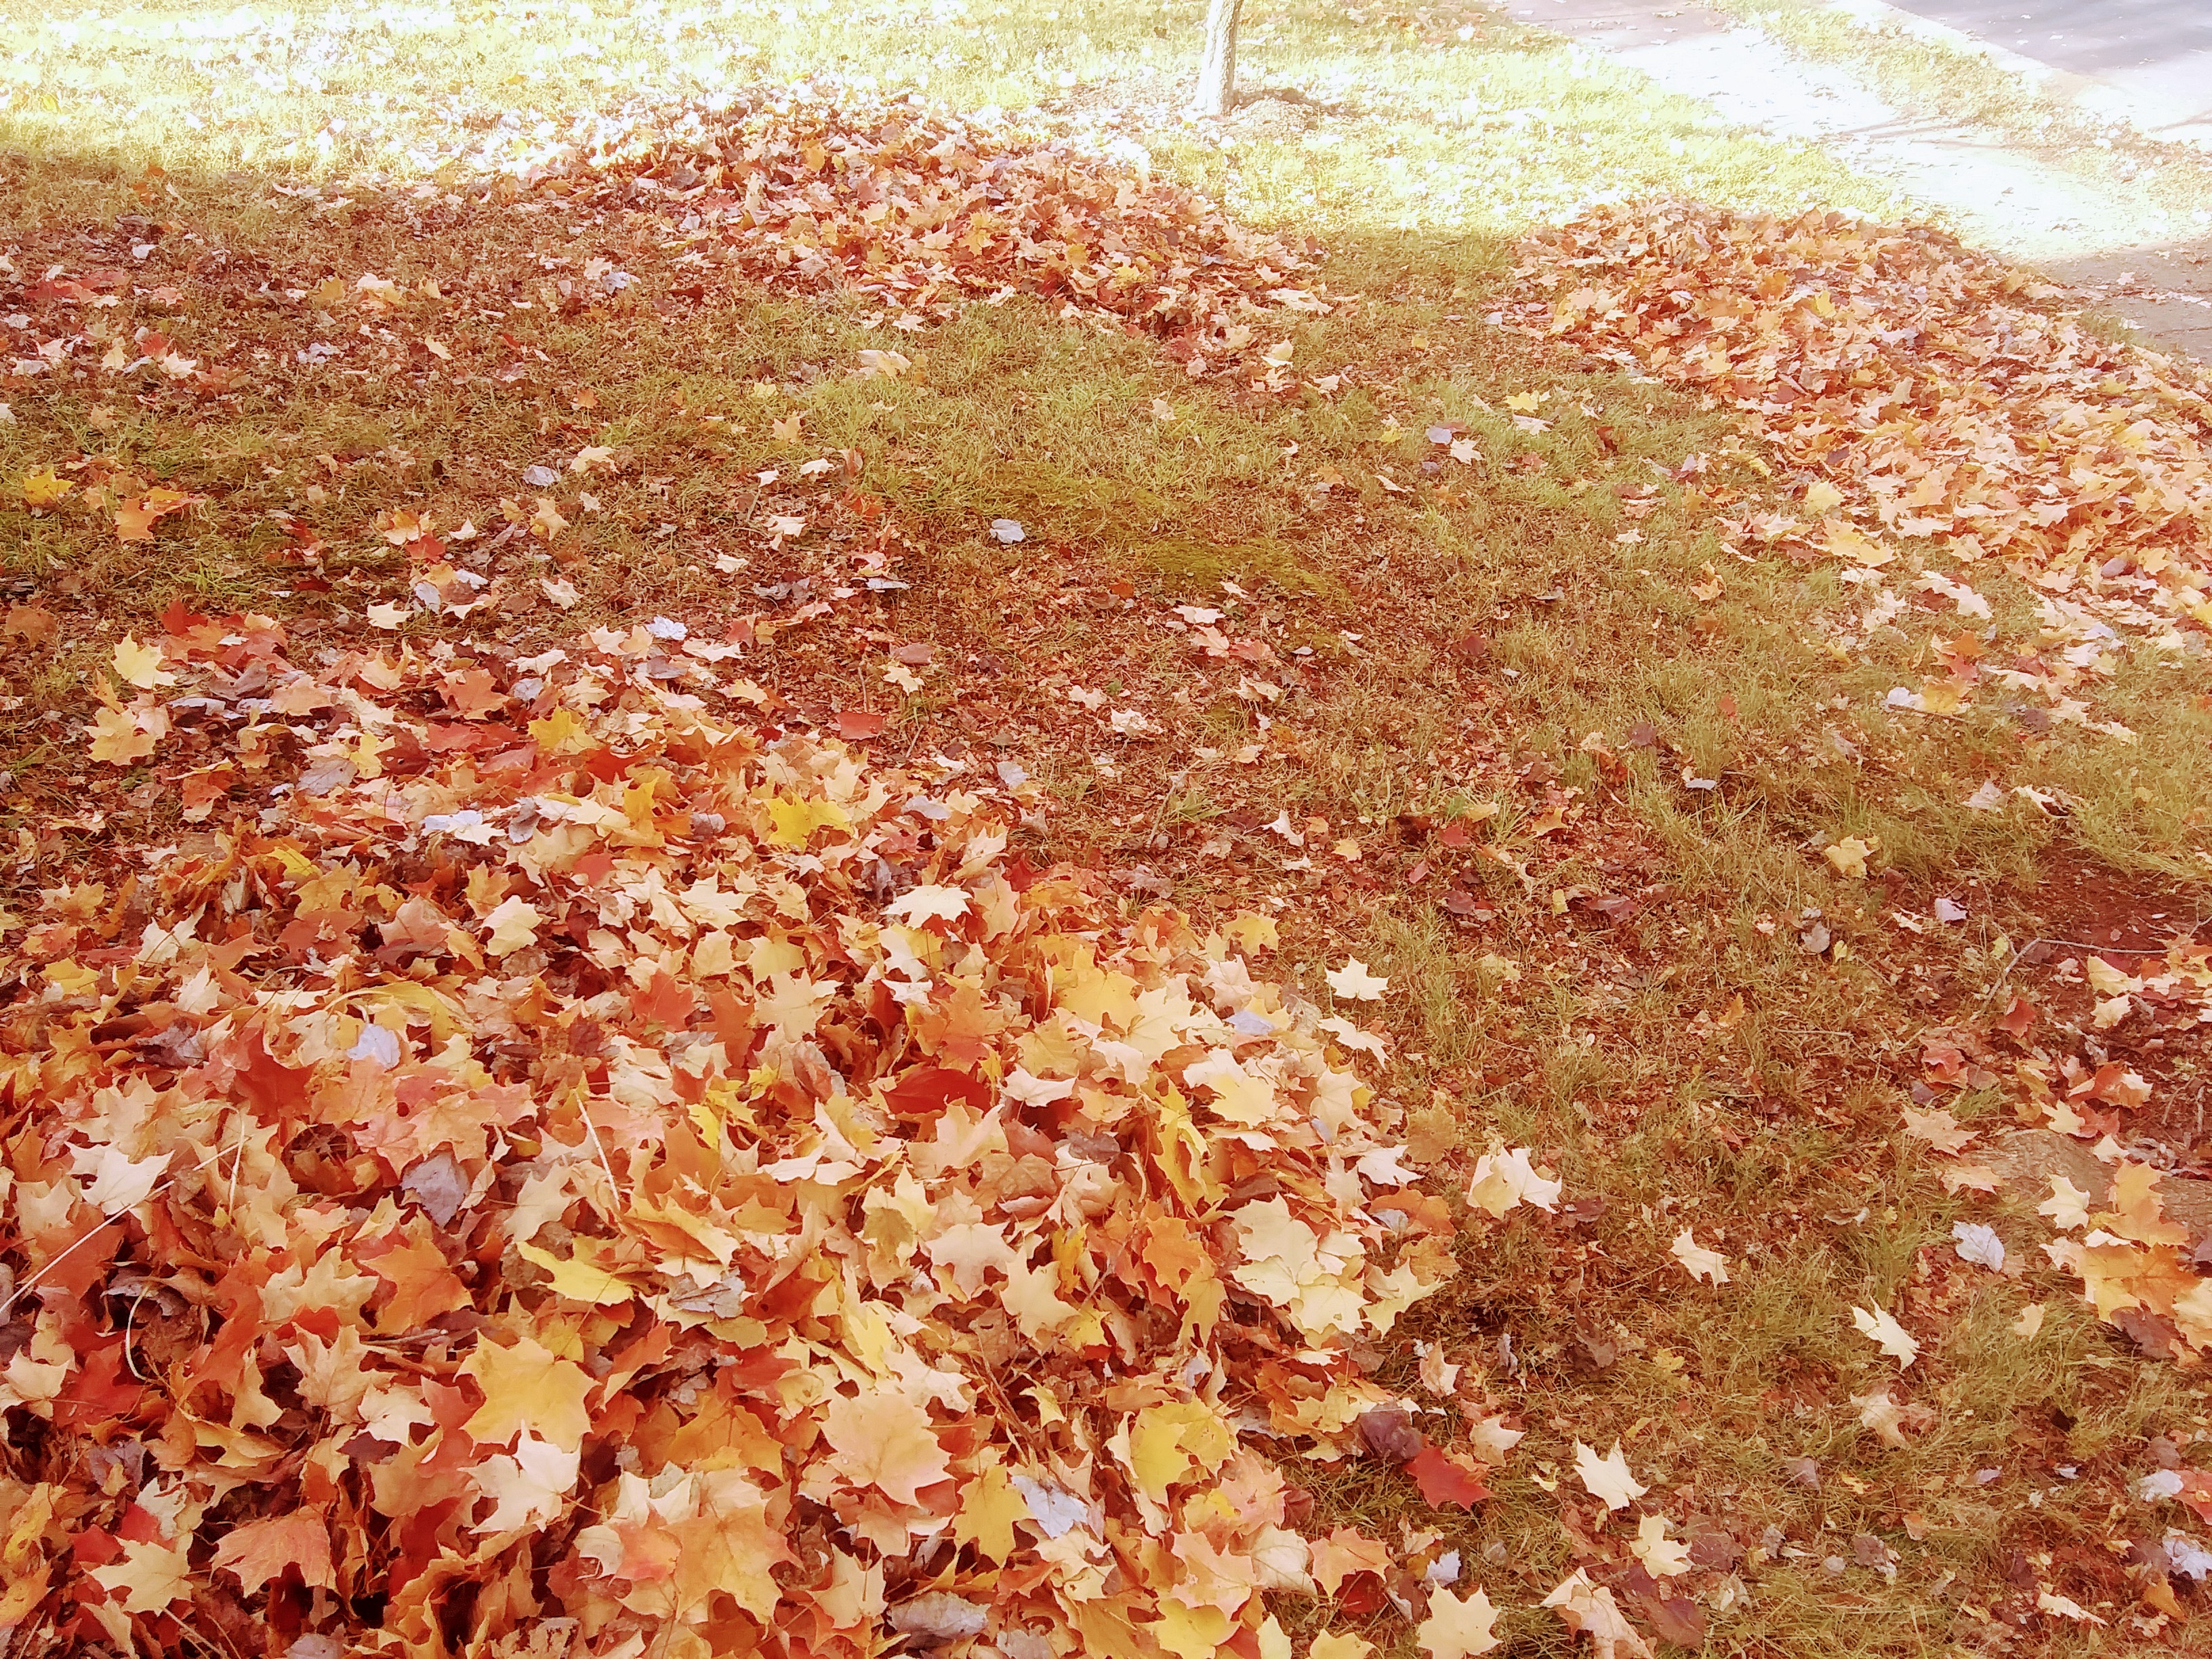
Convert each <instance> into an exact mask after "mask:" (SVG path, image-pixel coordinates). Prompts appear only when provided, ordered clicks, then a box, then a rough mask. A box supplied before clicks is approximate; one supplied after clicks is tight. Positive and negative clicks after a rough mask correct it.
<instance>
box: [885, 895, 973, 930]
mask: <svg viewBox="0 0 2212 1659" xmlns="http://www.w3.org/2000/svg"><path fill="white" fill-rule="evenodd" d="M967 914H968V890H967V889H965V888H963V887H916V888H914V889H913V890H910V891H908V892H906V893H904V894H902V895H901V896H899V897H897V898H895V899H893V900H892V901H891V902H890V903H889V904H887V905H885V906H884V915H888V916H893V917H896V918H897V919H898V920H899V921H903V922H905V923H906V924H907V926H908V927H924V926H927V924H928V923H930V922H932V921H958V920H959V919H960V918H961V917H963V916H964V915H967Z"/></svg>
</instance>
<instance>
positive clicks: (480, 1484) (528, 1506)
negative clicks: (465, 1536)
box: [469, 1434, 579, 1532]
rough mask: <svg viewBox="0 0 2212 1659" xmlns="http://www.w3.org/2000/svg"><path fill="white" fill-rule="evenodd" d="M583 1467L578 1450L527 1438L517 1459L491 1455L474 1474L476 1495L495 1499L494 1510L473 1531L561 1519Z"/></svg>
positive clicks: (517, 1446) (518, 1444) (518, 1449)
mask: <svg viewBox="0 0 2212 1659" xmlns="http://www.w3.org/2000/svg"><path fill="white" fill-rule="evenodd" d="M578 1467H579V1454H578V1452H577V1451H576V1450H574V1449H568V1448H563V1447H561V1446H556V1445H554V1444H552V1443H550V1442H548V1441H544V1440H540V1439H538V1437H536V1436H534V1435H530V1434H525V1435H524V1436H523V1437H521V1438H520V1440H519V1441H517V1442H516V1443H515V1448H514V1455H513V1456H512V1457H508V1456H505V1455H501V1456H495V1457H489V1458H487V1459H485V1460H484V1462H481V1463H479V1464H477V1466H476V1467H475V1468H472V1469H471V1470H470V1471H469V1479H470V1480H471V1481H472V1482H473V1483H474V1484H475V1486H476V1489H477V1492H480V1493H482V1494H483V1496H484V1497H486V1498H491V1499H492V1500H493V1505H492V1509H491V1512H490V1513H489V1514H488V1515H486V1516H484V1518H483V1520H481V1521H478V1522H474V1523H473V1526H474V1529H475V1530H476V1531H477V1532H508V1531H512V1530H513V1529H514V1528H518V1527H537V1526H544V1525H546V1524H548V1523H550V1522H552V1521H554V1520H556V1519H557V1518H559V1516H560V1514H561V1511H562V1509H563V1508H564V1507H565V1500H566V1498H567V1497H568V1491H569V1488H571V1487H572V1486H574V1485H575V1484H576V1471H577V1468H578Z"/></svg>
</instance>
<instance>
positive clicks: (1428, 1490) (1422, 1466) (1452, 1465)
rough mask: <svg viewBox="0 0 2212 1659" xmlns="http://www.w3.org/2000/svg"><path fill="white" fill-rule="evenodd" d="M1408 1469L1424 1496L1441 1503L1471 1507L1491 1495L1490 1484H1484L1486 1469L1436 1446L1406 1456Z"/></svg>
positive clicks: (1432, 1501)
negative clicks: (1483, 1478) (1488, 1485)
mask: <svg viewBox="0 0 2212 1659" xmlns="http://www.w3.org/2000/svg"><path fill="white" fill-rule="evenodd" d="M1405 1469H1406V1473H1407V1474H1410V1475H1412V1476H1413V1480H1414V1481H1415V1482H1416V1483H1417V1484H1418V1485H1419V1486H1420V1489H1421V1496H1422V1497H1423V1498H1426V1499H1428V1501H1429V1502H1430V1503H1431V1504H1437V1505H1438V1506H1439V1507H1441V1506H1443V1504H1456V1505H1457V1506H1458V1507H1459V1508H1461V1509H1463V1510H1471V1509H1473V1508H1474V1506H1475V1505H1476V1504H1480V1502H1482V1501H1483V1499H1485V1498H1488V1497H1489V1496H1490V1488H1489V1487H1487V1486H1484V1485H1483V1484H1482V1477H1483V1476H1484V1475H1485V1474H1488V1473H1489V1471H1488V1470H1487V1469H1486V1468H1483V1467H1482V1466H1481V1465H1480V1464H1479V1463H1470V1462H1468V1461H1467V1460H1466V1459H1464V1458H1462V1457H1459V1456H1457V1455H1455V1454H1453V1453H1450V1452H1446V1451H1443V1450H1440V1449H1437V1447H1435V1446H1423V1447H1422V1448H1421V1449H1420V1450H1419V1451H1418V1452H1417V1453H1415V1454H1414V1455H1413V1456H1412V1457H1409V1458H1407V1460H1406V1463H1405Z"/></svg>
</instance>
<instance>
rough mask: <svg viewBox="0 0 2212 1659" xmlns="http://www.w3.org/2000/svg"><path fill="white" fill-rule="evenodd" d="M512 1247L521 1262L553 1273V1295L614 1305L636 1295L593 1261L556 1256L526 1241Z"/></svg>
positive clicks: (625, 1284) (623, 1282) (624, 1282)
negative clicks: (519, 1256)
mask: <svg viewBox="0 0 2212 1659" xmlns="http://www.w3.org/2000/svg"><path fill="white" fill-rule="evenodd" d="M514 1248H515V1249H516V1251H517V1252H518V1253H520V1255H521V1257H522V1259H523V1260H524V1261H534V1262H536V1263H537V1264H538V1266H539V1267H543V1268H544V1269H545V1271H546V1272H547V1273H550V1274H551V1275H552V1276H553V1291H554V1293H555V1294H556V1296H565V1297H568V1299H569V1300H570V1301H572V1302H588V1303H591V1304H594V1305H595V1306H599V1307H605V1308H618V1307H620V1306H622V1304H624V1303H626V1302H628V1301H629V1300H630V1299H631V1298H632V1297H635V1295H636V1294H637V1292H636V1291H635V1290H634V1289H633V1288H632V1287H631V1286H630V1285H629V1283H628V1282H627V1281H626V1280H624V1279H620V1278H618V1277H617V1276H616V1275H615V1274H614V1273H610V1272H608V1271H607V1269H605V1267H600V1266H599V1265H598V1264H597V1263H596V1262H591V1261H584V1260H582V1259H581V1258H580V1257H577V1256H558V1255H554V1254H553V1252H552V1251H550V1250H544V1249H539V1248H538V1246H537V1245H535V1244H532V1243H517V1244H516V1245H515V1247H514Z"/></svg>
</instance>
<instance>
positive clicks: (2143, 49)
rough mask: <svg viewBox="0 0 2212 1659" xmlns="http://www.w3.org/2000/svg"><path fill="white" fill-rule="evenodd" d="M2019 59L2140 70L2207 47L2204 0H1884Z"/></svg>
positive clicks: (2209, 35)
mask: <svg viewBox="0 0 2212 1659" xmlns="http://www.w3.org/2000/svg"><path fill="white" fill-rule="evenodd" d="M1890 3H1892V4H1893V5H1894V6H1895V7H1896V8H1897V9H1898V10H1899V11H1909V12H1911V13H1912V14H1913V15H1915V16H1918V17H1925V18H1929V19H1930V20H1931V21H1935V22H1938V23H1947V24H1948V25H1949V26H1950V27H1953V28H1954V29H1957V30H1959V31H1960V33H1964V34H1972V35H1975V36H1977V37H1978V38H1979V39H1981V40H1988V41H1990V42H1993V43H1994V44H1996V45H1997V46H2002V47H2004V48H2006V49H2007V50H2008V51H2010V52H2018V53H2019V54H2020V55H2021V57H2023V58H2034V59H2035V60H2036V61H2037V62H2039V63H2044V64H2050V65H2051V67H2052V68H2053V69H2062V70H2072V71H2073V72H2074V73H2075V74H2076V75H2104V74H2106V73H2109V72H2110V71H2112V70H2133V69H2146V68H2149V67H2152V66H2154V65H2156V64H2166V63H2170V62H2172V60H2174V59H2175V58H2184V57H2186V56H2188V55H2189V54H2191V53H2192V52H2212V5H2207V4H2206V3H2205V0H1890Z"/></svg>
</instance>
